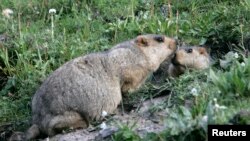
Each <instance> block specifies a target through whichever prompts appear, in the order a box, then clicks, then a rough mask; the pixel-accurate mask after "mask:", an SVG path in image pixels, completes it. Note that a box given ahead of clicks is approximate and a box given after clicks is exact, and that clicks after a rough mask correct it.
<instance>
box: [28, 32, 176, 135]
mask: <svg viewBox="0 0 250 141" xmlns="http://www.w3.org/2000/svg"><path fill="white" fill-rule="evenodd" d="M175 50H176V43H175V40H174V39H171V38H168V37H165V36H163V35H151V34H150V35H140V36H138V37H136V38H135V39H132V40H129V41H127V42H123V43H120V44H118V45H116V46H115V47H113V48H111V49H110V50H108V51H107V52H100V53H92V54H89V55H85V56H82V57H78V58H75V59H73V60H71V61H69V62H67V63H65V64H64V65H62V66H61V67H59V68H58V69H57V70H55V71H54V72H53V73H52V74H51V75H50V76H48V78H47V79H46V80H45V81H44V82H43V84H42V85H41V86H40V88H39V89H38V90H37V91H36V93H35V95H34V97H33V99H32V124H33V125H32V126H31V127H30V128H29V129H28V130H27V132H26V133H25V135H24V137H25V140H29V139H33V138H36V137H37V136H38V135H39V134H40V133H43V134H46V135H48V136H53V135H55V134H57V133H58V132H61V131H62V129H65V128H87V127H88V125H89V122H90V121H93V120H99V119H100V118H101V113H102V111H106V112H108V113H112V112H114V110H115V109H116V108H117V106H118V104H119V103H120V101H121V99H122V94H125V93H127V92H132V91H134V90H136V89H138V88H139V87H140V86H141V84H143V82H144V81H145V79H146V78H147V77H148V75H149V74H151V73H152V72H154V71H155V70H157V69H158V67H159V66H160V64H161V63H162V62H163V61H164V60H166V59H169V58H170V57H171V56H173V54H174V52H175Z"/></svg>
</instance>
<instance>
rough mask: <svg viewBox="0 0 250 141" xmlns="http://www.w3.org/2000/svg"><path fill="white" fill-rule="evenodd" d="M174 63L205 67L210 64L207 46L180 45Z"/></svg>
mask: <svg viewBox="0 0 250 141" xmlns="http://www.w3.org/2000/svg"><path fill="white" fill-rule="evenodd" d="M172 63H173V65H175V66H182V67H185V68H191V69H199V70H200V69H205V68H208V67H209V65H210V57H209V54H208V52H207V50H206V48H205V47H198V46H192V47H180V48H179V49H178V50H177V51H176V53H175V56H174V58H173V59H172Z"/></svg>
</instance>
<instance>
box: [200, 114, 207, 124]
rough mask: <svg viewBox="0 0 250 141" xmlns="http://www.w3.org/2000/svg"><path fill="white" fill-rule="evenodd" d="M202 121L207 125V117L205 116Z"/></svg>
mask: <svg viewBox="0 0 250 141" xmlns="http://www.w3.org/2000/svg"><path fill="white" fill-rule="evenodd" d="M201 120H202V122H203V123H206V122H207V115H205V116H203V117H202V119H201Z"/></svg>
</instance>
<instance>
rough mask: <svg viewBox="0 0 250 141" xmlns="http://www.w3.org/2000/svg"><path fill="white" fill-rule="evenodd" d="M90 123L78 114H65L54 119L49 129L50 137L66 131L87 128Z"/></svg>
mask: <svg viewBox="0 0 250 141" xmlns="http://www.w3.org/2000/svg"><path fill="white" fill-rule="evenodd" d="M88 126H89V122H88V120H87V119H86V118H85V117H82V116H81V115H80V114H79V113H77V112H65V113H64V114H63V115H57V116H55V117H53V118H52V120H51V121H50V123H49V127H48V128H47V132H48V135H49V136H53V135H55V134H57V133H60V132H62V131H63V130H64V129H69V128H72V129H78V128H87V127H88Z"/></svg>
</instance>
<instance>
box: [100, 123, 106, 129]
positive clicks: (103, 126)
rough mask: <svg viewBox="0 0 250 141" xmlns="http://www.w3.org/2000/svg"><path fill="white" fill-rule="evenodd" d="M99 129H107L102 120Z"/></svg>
mask: <svg viewBox="0 0 250 141" xmlns="http://www.w3.org/2000/svg"><path fill="white" fill-rule="evenodd" d="M100 127H101V129H107V128H108V126H107V125H106V123H105V122H102V124H101V125H100Z"/></svg>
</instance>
